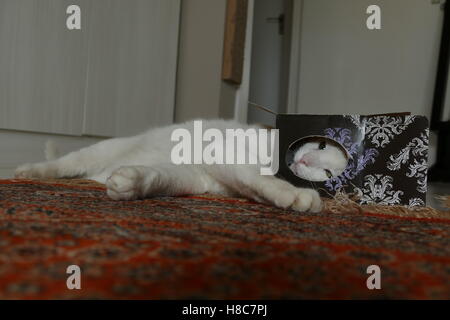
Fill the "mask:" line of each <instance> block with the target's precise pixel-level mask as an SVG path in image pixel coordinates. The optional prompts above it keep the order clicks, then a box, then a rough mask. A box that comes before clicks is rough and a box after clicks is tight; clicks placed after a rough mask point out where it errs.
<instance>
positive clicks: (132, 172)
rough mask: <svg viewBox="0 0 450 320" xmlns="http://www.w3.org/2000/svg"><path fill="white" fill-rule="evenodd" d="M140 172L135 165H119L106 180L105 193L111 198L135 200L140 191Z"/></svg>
mask: <svg viewBox="0 0 450 320" xmlns="http://www.w3.org/2000/svg"><path fill="white" fill-rule="evenodd" d="M141 180H142V178H141V173H140V171H139V169H137V168H135V167H121V168H119V169H117V170H115V171H114V172H113V173H112V175H111V176H110V177H109V178H108V180H106V187H107V191H106V193H107V194H108V196H109V197H110V198H111V199H113V200H136V199H138V198H139V197H140V193H141Z"/></svg>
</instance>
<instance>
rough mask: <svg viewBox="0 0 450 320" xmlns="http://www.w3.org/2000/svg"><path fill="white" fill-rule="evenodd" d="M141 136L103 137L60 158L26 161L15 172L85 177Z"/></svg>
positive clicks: (31, 175) (37, 176) (32, 175)
mask: <svg viewBox="0 0 450 320" xmlns="http://www.w3.org/2000/svg"><path fill="white" fill-rule="evenodd" d="M137 138H138V137H137V136H136V137H131V138H115V139H109V140H104V141H101V142H99V143H96V144H94V145H91V146H89V147H86V148H82V149H80V150H78V151H74V152H71V153H69V154H67V155H65V156H62V157H61V158H59V159H55V160H51V161H45V162H39V163H27V164H23V165H21V166H19V167H17V169H16V170H15V172H14V176H15V177H16V178H27V179H53V178H55V179H56V178H83V177H88V176H91V175H94V174H97V173H99V172H101V171H102V170H103V169H104V168H106V167H108V166H109V165H111V164H112V163H113V161H116V160H117V159H118V158H120V157H121V156H123V155H126V154H127V153H128V152H129V150H130V148H132V147H133V145H134V140H133V139H137Z"/></svg>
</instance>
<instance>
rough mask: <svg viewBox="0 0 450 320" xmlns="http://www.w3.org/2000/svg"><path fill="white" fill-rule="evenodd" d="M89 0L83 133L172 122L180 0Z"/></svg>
mask: <svg viewBox="0 0 450 320" xmlns="http://www.w3.org/2000/svg"><path fill="white" fill-rule="evenodd" d="M91 2H92V12H91V14H90V15H89V17H88V19H89V21H88V23H89V30H88V32H89V66H88V86H87V93H86V104H85V110H86V114H85V119H86V121H85V124H84V129H83V133H84V134H88V135H100V136H124V135H133V134H136V133H139V132H140V131H142V130H145V129H147V128H149V127H151V126H155V125H162V124H168V123H171V122H172V121H173V114H174V103H175V81H176V79H175V76H176V62H177V47H178V27H179V15H180V0H131V1H130V0H126V1H124V0H101V1H91Z"/></svg>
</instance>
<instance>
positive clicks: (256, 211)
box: [0, 180, 450, 299]
mask: <svg viewBox="0 0 450 320" xmlns="http://www.w3.org/2000/svg"><path fill="white" fill-rule="evenodd" d="M449 227H450V219H446V218H417V217H404V216H402V217H400V216H393V215H385V214H380V213H379V212H378V213H370V212H366V211H365V210H364V209H363V210H359V211H357V212H347V213H344V212H342V213H340V212H334V213H331V212H329V211H327V210H325V212H322V213H297V212H293V211H288V210H280V209H277V208H274V207H271V206H268V205H262V204H256V203H254V202H250V201H246V200H242V199H230V198H221V197H213V196H195V197H194V196H188V197H179V198H169V197H164V198H157V199H149V200H141V201H129V202H116V201H111V200H110V199H108V198H107V197H106V195H105V189H104V188H103V186H102V185H98V184H95V183H91V182H87V181H77V180H75V181H58V182H55V181H53V182H51V181H50V182H48V181H47V182H44V181H41V182H39V181H31V180H2V181H1V180H0V298H1V299H24V298H28V299H70V298H83V299H90V298H106V299H110V298H112V299H125V298H126V299H132V298H133V299H166V298H175V299H178V298H183V299H191V298H192V299H196V298H199V299H201V298H206V299H211V298H214V299H220V298H224V299H241V298H244V299H266V298H268V299H279V298H288V299H297V298H300V299H301V298H308V299H315V298H319V299H327V298H340V299H352V298H356V299H393V298H408V299H422V298H436V299H450V228H449ZM73 264H75V265H79V266H80V267H81V287H82V288H81V290H69V289H67V287H66V279H67V277H68V276H69V275H68V274H66V268H67V267H68V266H69V265H73ZM370 265H378V266H379V267H380V268H381V289H380V290H376V289H375V290H369V289H367V286H366V280H367V278H368V277H369V275H368V274H367V273H366V269H367V267H368V266H370Z"/></svg>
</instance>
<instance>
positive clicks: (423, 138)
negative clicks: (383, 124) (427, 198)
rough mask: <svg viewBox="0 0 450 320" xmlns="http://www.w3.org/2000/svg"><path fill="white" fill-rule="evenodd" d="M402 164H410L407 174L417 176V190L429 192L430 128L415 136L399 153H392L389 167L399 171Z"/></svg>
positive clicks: (411, 176)
mask: <svg viewBox="0 0 450 320" xmlns="http://www.w3.org/2000/svg"><path fill="white" fill-rule="evenodd" d="M402 165H407V166H408V172H407V173H406V176H407V177H409V178H413V177H414V178H416V179H417V182H418V185H417V191H419V192H421V193H426V192H427V170H428V129H427V130H425V131H424V132H422V133H421V134H420V137H415V138H413V139H412V140H411V142H409V143H408V144H407V145H406V147H404V148H403V149H402V150H401V151H400V152H399V153H397V154H394V155H391V156H390V157H389V161H388V163H387V168H388V169H389V170H391V171H398V170H400V168H401V167H402Z"/></svg>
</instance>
